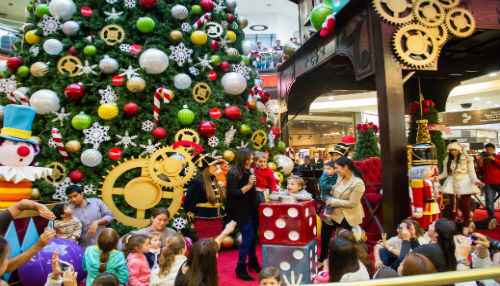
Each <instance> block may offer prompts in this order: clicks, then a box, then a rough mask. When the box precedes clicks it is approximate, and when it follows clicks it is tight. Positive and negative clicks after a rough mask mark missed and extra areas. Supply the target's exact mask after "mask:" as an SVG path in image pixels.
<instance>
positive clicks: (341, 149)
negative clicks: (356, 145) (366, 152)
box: [329, 143, 349, 157]
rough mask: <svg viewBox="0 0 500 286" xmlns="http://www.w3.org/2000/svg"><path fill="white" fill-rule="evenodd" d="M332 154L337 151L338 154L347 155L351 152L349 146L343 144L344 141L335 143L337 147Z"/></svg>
mask: <svg viewBox="0 0 500 286" xmlns="http://www.w3.org/2000/svg"><path fill="white" fill-rule="evenodd" d="M329 153H330V155H332V154H334V153H336V154H339V155H341V156H344V157H345V156H347V154H349V146H347V145H345V144H343V143H339V144H337V145H335V148H333V151H331V152H329Z"/></svg>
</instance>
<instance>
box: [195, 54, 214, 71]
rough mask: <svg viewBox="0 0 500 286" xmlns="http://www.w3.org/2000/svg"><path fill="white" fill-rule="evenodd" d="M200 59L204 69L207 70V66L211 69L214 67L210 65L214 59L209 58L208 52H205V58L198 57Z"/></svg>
mask: <svg viewBox="0 0 500 286" xmlns="http://www.w3.org/2000/svg"><path fill="white" fill-rule="evenodd" d="M198 61H199V63H198V65H200V66H201V70H202V71H205V68H207V69H209V70H212V69H213V67H212V66H211V65H210V64H211V63H212V62H213V60H211V59H209V58H208V55H207V54H205V56H204V57H203V58H200V57H198Z"/></svg>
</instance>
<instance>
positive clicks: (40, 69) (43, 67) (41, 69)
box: [30, 62, 49, 77]
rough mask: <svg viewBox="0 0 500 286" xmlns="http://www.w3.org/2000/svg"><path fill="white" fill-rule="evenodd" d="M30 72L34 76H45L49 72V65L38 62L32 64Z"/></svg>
mask: <svg viewBox="0 0 500 286" xmlns="http://www.w3.org/2000/svg"><path fill="white" fill-rule="evenodd" d="M30 72H31V74H32V75H33V76H34V77H43V76H45V75H46V74H47V73H48V72H49V67H48V66H47V64H46V63H42V62H36V63H34V64H32V65H31V67H30Z"/></svg>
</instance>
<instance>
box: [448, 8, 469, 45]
mask: <svg viewBox="0 0 500 286" xmlns="http://www.w3.org/2000/svg"><path fill="white" fill-rule="evenodd" d="M445 23H446V28H448V31H450V33H452V34H453V35H454V36H456V37H459V38H466V37H468V36H470V35H472V33H474V30H475V29H476V20H474V16H472V13H471V12H469V11H468V10H466V9H463V8H456V9H452V10H450V11H448V13H447V14H446V20H445Z"/></svg>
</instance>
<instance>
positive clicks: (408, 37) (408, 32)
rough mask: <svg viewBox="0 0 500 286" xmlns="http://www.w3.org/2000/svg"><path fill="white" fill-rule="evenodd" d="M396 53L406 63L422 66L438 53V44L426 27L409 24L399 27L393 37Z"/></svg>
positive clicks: (427, 63)
mask: <svg viewBox="0 0 500 286" xmlns="http://www.w3.org/2000/svg"><path fill="white" fill-rule="evenodd" d="M393 46H394V50H395V53H396V55H397V56H398V57H399V58H400V59H401V60H402V61H403V62H404V63H405V64H407V65H409V66H413V67H416V68H422V67H425V66H428V65H429V64H431V63H433V62H434V61H435V60H436V59H437V57H438V55H439V45H438V43H437V40H436V38H435V37H433V36H432V33H431V32H429V29H428V28H425V27H424V26H421V25H418V24H410V25H406V26H403V27H401V28H399V30H397V31H396V33H395V34H394V38H393Z"/></svg>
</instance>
